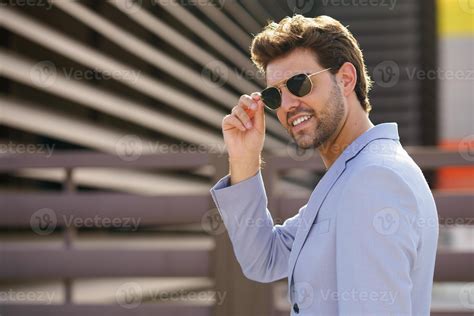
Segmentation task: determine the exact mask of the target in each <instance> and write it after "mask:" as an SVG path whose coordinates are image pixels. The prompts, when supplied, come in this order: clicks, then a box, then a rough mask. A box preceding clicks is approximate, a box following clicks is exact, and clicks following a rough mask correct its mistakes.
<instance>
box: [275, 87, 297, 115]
mask: <svg viewBox="0 0 474 316" xmlns="http://www.w3.org/2000/svg"><path fill="white" fill-rule="evenodd" d="M280 91H281V108H282V109H283V111H284V112H285V113H288V112H291V111H293V110H294V109H295V108H297V107H298V105H299V104H300V100H299V98H298V97H297V96H295V95H293V94H292V93H291V92H290V91H288V89H287V88H286V87H282V88H281V89H280Z"/></svg>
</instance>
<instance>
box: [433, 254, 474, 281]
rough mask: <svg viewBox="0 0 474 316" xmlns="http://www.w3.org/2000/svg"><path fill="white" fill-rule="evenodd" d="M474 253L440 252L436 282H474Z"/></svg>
mask: <svg viewBox="0 0 474 316" xmlns="http://www.w3.org/2000/svg"><path fill="white" fill-rule="evenodd" d="M472 267H474V252H447V251H438V254H437V256H436V265H435V273H434V280H435V281H436V282H474V270H473V269H472Z"/></svg>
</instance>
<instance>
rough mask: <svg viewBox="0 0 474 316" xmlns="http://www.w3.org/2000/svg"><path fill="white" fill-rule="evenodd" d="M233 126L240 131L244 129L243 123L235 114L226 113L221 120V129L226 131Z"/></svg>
mask: <svg viewBox="0 0 474 316" xmlns="http://www.w3.org/2000/svg"><path fill="white" fill-rule="evenodd" d="M233 128H238V129H239V130H241V131H242V132H245V130H246V129H245V126H244V124H242V122H241V121H240V120H239V119H238V118H237V117H236V116H235V115H233V114H229V115H226V116H225V117H224V119H223V120H222V130H224V131H227V130H229V129H233Z"/></svg>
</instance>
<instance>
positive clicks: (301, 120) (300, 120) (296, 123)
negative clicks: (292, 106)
mask: <svg viewBox="0 0 474 316" xmlns="http://www.w3.org/2000/svg"><path fill="white" fill-rule="evenodd" d="M312 117H313V116H312V115H305V116H302V117H300V118H298V119H296V120H294V121H293V122H291V127H297V126H299V125H301V124H303V123H304V122H306V121H308V120H309V119H311V118H312Z"/></svg>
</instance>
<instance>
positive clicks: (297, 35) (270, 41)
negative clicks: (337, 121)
mask: <svg viewBox="0 0 474 316" xmlns="http://www.w3.org/2000/svg"><path fill="white" fill-rule="evenodd" d="M296 48H307V49H311V50H313V51H314V53H315V57H316V61H317V62H318V63H319V64H320V65H321V66H322V67H323V68H331V73H332V74H335V73H337V71H338V70H339V68H340V67H341V66H342V65H343V64H344V63H345V62H350V63H352V64H353V65H354V67H355V69H356V72H357V82H356V85H355V87H354V90H355V93H356V95H357V98H358V99H359V101H360V104H361V105H362V107H363V108H364V110H365V111H366V112H370V110H371V106H370V103H369V97H368V93H369V90H370V88H371V87H372V81H371V79H370V77H369V75H368V74H367V69H366V67H365V64H364V56H363V55H362V51H361V50H360V47H359V44H358V43H357V41H356V39H355V38H354V36H353V35H352V33H351V32H350V31H349V30H348V29H347V28H346V27H345V26H343V25H342V24H341V23H340V22H339V21H337V20H335V19H333V18H331V17H329V16H325V15H322V16H318V17H315V18H307V17H304V16H302V15H294V16H293V17H286V18H284V19H283V20H281V21H280V23H275V22H270V23H269V24H268V25H267V26H266V27H265V28H264V29H263V31H262V32H260V33H259V34H257V35H256V36H255V37H254V39H253V41H252V45H251V47H250V52H251V56H252V61H253V62H254V64H255V65H256V66H257V68H258V69H259V70H260V71H261V72H263V73H265V70H266V68H267V66H268V64H269V63H270V62H271V61H272V60H274V59H276V58H279V57H284V56H285V55H287V54H289V53H290V52H291V51H293V50H294V49H296Z"/></svg>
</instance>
